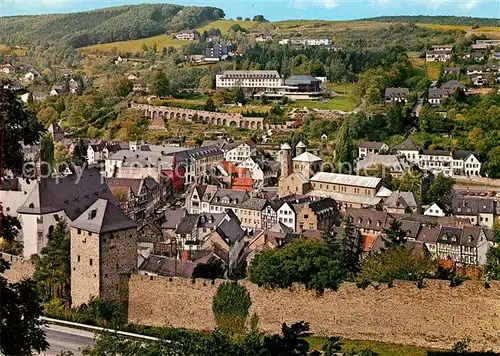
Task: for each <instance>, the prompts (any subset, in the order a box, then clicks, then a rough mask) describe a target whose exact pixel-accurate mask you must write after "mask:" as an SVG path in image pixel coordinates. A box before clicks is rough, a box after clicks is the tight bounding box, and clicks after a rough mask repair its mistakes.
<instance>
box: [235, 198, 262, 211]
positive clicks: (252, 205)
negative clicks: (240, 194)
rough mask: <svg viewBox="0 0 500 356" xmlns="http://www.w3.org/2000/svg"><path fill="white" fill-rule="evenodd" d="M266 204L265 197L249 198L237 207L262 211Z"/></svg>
mask: <svg viewBox="0 0 500 356" xmlns="http://www.w3.org/2000/svg"><path fill="white" fill-rule="evenodd" d="M266 204H267V199H261V198H250V199H247V200H245V201H244V202H243V203H241V204H240V205H238V208H242V209H248V210H256V211H262V210H263V209H264V207H265V206H266Z"/></svg>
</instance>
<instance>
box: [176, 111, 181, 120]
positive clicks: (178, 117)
mask: <svg viewBox="0 0 500 356" xmlns="http://www.w3.org/2000/svg"><path fill="white" fill-rule="evenodd" d="M175 118H176V119H177V120H180V119H181V113H180V112H178V113H177V114H175Z"/></svg>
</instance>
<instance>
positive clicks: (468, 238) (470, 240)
mask: <svg viewBox="0 0 500 356" xmlns="http://www.w3.org/2000/svg"><path fill="white" fill-rule="evenodd" d="M467 241H468V242H469V243H470V242H472V241H474V237H473V236H472V235H469V236H468V237H467Z"/></svg>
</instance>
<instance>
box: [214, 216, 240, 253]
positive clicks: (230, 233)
mask: <svg viewBox="0 0 500 356" xmlns="http://www.w3.org/2000/svg"><path fill="white" fill-rule="evenodd" d="M231 213H232V212H231ZM231 213H229V211H228V214H227V215H226V217H225V218H224V219H223V220H222V222H221V223H220V224H219V226H217V228H216V229H215V231H216V232H217V233H218V234H219V236H220V237H221V238H222V239H223V240H224V241H225V242H226V243H227V244H228V245H234V244H235V243H236V242H237V241H239V240H241V239H242V238H244V237H245V231H244V230H243V229H242V228H241V222H240V220H239V219H238V218H237V217H236V215H234V213H232V214H231Z"/></svg>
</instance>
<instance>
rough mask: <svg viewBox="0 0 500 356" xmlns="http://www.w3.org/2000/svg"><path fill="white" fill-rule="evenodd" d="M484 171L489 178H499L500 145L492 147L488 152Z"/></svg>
mask: <svg viewBox="0 0 500 356" xmlns="http://www.w3.org/2000/svg"><path fill="white" fill-rule="evenodd" d="M484 171H485V172H486V174H487V175H488V177H490V178H500V146H497V147H494V148H492V149H491V151H490V152H489V153H488V161H487V162H486V164H485V168H484Z"/></svg>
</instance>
